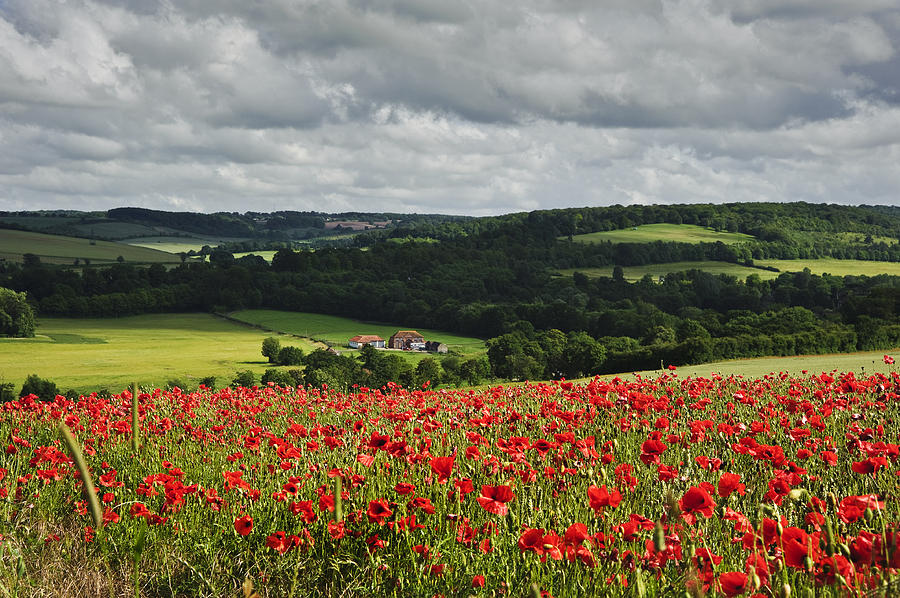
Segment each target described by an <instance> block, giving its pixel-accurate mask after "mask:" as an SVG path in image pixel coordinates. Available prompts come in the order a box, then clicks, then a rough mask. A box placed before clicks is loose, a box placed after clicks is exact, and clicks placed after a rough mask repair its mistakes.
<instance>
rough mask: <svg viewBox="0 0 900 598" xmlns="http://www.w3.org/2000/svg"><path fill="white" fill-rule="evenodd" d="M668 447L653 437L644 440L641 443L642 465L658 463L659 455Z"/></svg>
mask: <svg viewBox="0 0 900 598" xmlns="http://www.w3.org/2000/svg"><path fill="white" fill-rule="evenodd" d="M667 448H669V447H667V446H666V445H665V444H664V443H662V442H660V441H659V440H657V439H655V438H651V439H649V440H645V441H644V442H643V443H642V444H641V457H640V459H641V462H642V463H643V464H644V465H650V464H651V463H652V464H654V465H659V456H660V455H662V454H663V452H665V450H666V449H667Z"/></svg>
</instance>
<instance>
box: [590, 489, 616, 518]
mask: <svg viewBox="0 0 900 598" xmlns="http://www.w3.org/2000/svg"><path fill="white" fill-rule="evenodd" d="M587 494H588V502H589V503H590V506H591V508H592V509H594V511H595V512H596V513H597V514H602V513H603V508H604V507H612V508H613V509H615V508H616V507H618V506H619V503H620V502H622V495H621V494H620V493H619V491H618V490H617V489H615V488H613V489H612V492H610V491H609V490H607V488H606V485H603V486H600V487H599V488H597V487H596V486H591V487H590V488H588V491H587Z"/></svg>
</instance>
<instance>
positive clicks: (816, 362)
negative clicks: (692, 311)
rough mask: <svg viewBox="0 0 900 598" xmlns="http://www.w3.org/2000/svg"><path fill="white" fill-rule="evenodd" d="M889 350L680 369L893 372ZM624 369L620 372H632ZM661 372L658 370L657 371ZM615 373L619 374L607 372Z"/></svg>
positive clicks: (701, 372)
mask: <svg viewBox="0 0 900 598" xmlns="http://www.w3.org/2000/svg"><path fill="white" fill-rule="evenodd" d="M898 351H900V349H895V350H894V351H892V352H887V353H889V354H890V355H892V356H893V357H894V358H897V357H898ZM885 353H886V352H885V351H865V352H859V353H838V354H834V355H796V356H791V357H757V358H754V359H732V360H729V361H717V362H714V363H704V364H701V365H691V366H683V367H679V368H678V370H677V372H678V375H679V376H681V377H682V378H684V377H687V376H694V377H698V376H703V377H709V376H710V375H711V374H720V375H722V376H731V375H734V376H743V377H744V378H747V379H753V378H762V377H763V376H765V375H767V374H778V373H779V372H785V373H788V374H791V375H795V376H798V375H802V374H803V372H804V371H806V372H809V373H811V374H820V373H822V372H832V371H834V370H838V371H840V372H857V373H863V372H864V373H866V374H872V373H875V372H881V373H882V374H889V373H890V372H891V368H892V367H893V368H894V369H895V370H896V365H894V366H890V365H886V364H885V363H884V355H885ZM630 373H631V372H628V373H623V374H618V375H619V376H626V375H628V374H630ZM641 373H642V374H643V375H645V376H646V375H654V372H653V371H647V372H641ZM656 373H658V370H657V371H656ZM603 377H604V378H607V377H615V376H603Z"/></svg>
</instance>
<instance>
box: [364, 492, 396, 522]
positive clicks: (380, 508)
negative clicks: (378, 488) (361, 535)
mask: <svg viewBox="0 0 900 598" xmlns="http://www.w3.org/2000/svg"><path fill="white" fill-rule="evenodd" d="M393 514H394V512H393V511H391V508H390V506H388V503H387V501H386V500H384V499H383V498H379V499H378V500H371V501H369V510H368V511H366V516H368V518H369V521H370V522H371V523H377V524H378V525H384V522H385V521H386V520H387V519H388V517H390V516H391V515H393Z"/></svg>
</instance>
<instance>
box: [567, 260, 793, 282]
mask: <svg viewBox="0 0 900 598" xmlns="http://www.w3.org/2000/svg"><path fill="white" fill-rule="evenodd" d="M800 269H801V270H802V268H800ZM685 270H703V271H704V272H709V273H710V274H728V275H729V276H735V277H737V278H738V279H740V280H743V279H745V278H747V277H748V276H750V275H751V274H756V275H758V276H759V277H760V278H762V279H763V280H768V279H771V278H776V277H777V276H778V275H779V274H780V273H779V272H770V271H769V270H760V269H759V268H750V267H748V266H741V265H739V264H732V263H730V262H713V261H704V262H671V263H668V264H647V265H644V266H623V268H622V273H623V274H624V276H625V280H627V281H629V282H635V281H637V280H640V279H641V278H643V277H644V276H646V275H647V274H649V275H650V276H651V277H653V280H654V282H655V281H656V280H658V279H659V277H660V276H665V275H666V274H670V273H672V272H684V271H685ZM558 272H559V273H560V274H561V275H563V276H571V275H572V273H574V272H581V273H582V274H584V275H585V276H588V277H590V278H599V277H601V276H606V277H612V272H613V266H604V267H601V268H567V269H565V270H559V271H558Z"/></svg>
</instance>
